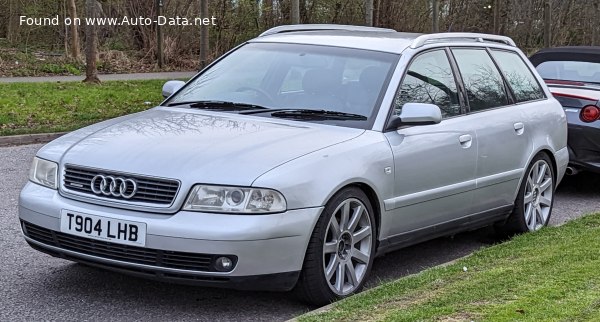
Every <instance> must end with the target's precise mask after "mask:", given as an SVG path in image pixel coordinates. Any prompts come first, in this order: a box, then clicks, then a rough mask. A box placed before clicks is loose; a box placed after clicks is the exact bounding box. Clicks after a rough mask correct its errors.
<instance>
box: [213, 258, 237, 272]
mask: <svg viewBox="0 0 600 322" xmlns="http://www.w3.org/2000/svg"><path fill="white" fill-rule="evenodd" d="M215 268H216V269H217V271H219V272H229V271H231V270H232V269H233V261H232V260H231V258H229V257H219V258H217V260H216V262H215Z"/></svg>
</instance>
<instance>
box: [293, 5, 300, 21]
mask: <svg viewBox="0 0 600 322" xmlns="http://www.w3.org/2000/svg"><path fill="white" fill-rule="evenodd" d="M299 23H300V0H292V24H299Z"/></svg>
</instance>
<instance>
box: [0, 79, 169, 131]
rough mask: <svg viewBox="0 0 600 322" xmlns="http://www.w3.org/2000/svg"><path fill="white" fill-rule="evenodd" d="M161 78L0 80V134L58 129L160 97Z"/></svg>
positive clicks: (114, 114) (71, 127)
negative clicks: (94, 81)
mask: <svg viewBox="0 0 600 322" xmlns="http://www.w3.org/2000/svg"><path fill="white" fill-rule="evenodd" d="M164 83H165V80H143V81H112V82H104V83H102V84H100V85H89V84H84V83H79V82H67V83H6V84H0V93H1V94H0V135H14V134H31V133H44V132H62V131H71V130H75V129H78V128H81V127H83V126H85V125H89V124H92V123H95V122H98V121H102V120H105V119H109V118H113V117H117V116H120V115H124V114H129V113H134V112H138V111H141V110H144V109H147V108H149V107H153V106H155V105H157V104H158V103H160V102H161V101H162V96H161V88H162V85H163V84H164Z"/></svg>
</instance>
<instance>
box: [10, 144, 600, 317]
mask: <svg viewBox="0 0 600 322" xmlns="http://www.w3.org/2000/svg"><path fill="white" fill-rule="evenodd" d="M39 147H40V145H29V146H21V147H9V148H0V177H1V178H2V179H3V180H2V184H1V185H0V229H1V233H0V290H1V291H0V321H38V320H61V321H86V320H89V321H96V320H108V321H117V320H119V321H120V320H129V321H137V320H144V321H154V320H156V321H176V320H177V321H180V320H181V321H183V320H185V321H188V320H201V321H226V320H227V321H232V320H233V321H241V320H243V321H281V320H286V319H289V318H292V317H294V316H297V315H299V314H302V313H304V312H306V311H308V310H310V309H311V308H309V307H307V306H304V305H302V304H300V303H298V302H297V301H296V300H295V299H294V297H293V296H292V295H291V294H287V293H266V292H239V291H232V290H225V289H211V288H198V287H188V286H180V285H171V284H165V283H156V282H152V281H146V280H143V279H138V278H132V277H128V276H124V275H120V274H115V273H111V272H105V271H102V270H99V269H95V268H89V267H86V266H82V265H78V264H73V263H71V262H68V261H65V260H61V259H56V258H53V257H50V256H47V255H45V254H42V253H39V252H37V251H34V250H33V249H31V248H30V247H29V246H28V245H27V244H26V243H25V241H24V240H23V238H22V237H21V233H20V229H19V224H18V219H17V199H18V194H19V190H20V189H21V187H22V186H23V184H24V183H25V181H26V180H27V171H28V169H29V164H30V161H31V159H32V157H33V155H34V154H35V151H36V150H37V149H38V148H39ZM579 179H580V178H579ZM584 179H585V180H577V181H576V180H575V179H571V178H568V179H567V180H566V181H565V182H564V183H563V184H561V187H559V190H558V193H557V195H556V200H555V208H554V212H553V218H552V220H551V224H552V225H557V224H561V223H564V222H565V221H568V220H570V219H573V218H576V217H579V216H582V215H583V214H586V213H590V212H594V211H600V184H599V183H600V179H599V178H598V177H586V178H584ZM488 233H489V229H482V230H479V231H475V232H470V233H463V234H459V235H457V236H455V237H454V238H441V239H437V240H434V241H430V242H427V243H423V244H420V245H417V246H413V247H410V248H407V249H404V250H401V251H397V252H394V253H391V254H388V255H386V256H384V257H381V258H378V259H377V260H376V261H375V266H374V269H373V272H372V276H371V278H370V280H369V282H368V284H369V286H373V285H376V284H378V283H379V282H380V281H382V280H383V281H385V280H390V279H395V278H398V277H401V276H404V275H407V274H411V273H415V272H419V271H421V270H423V269H425V268H427V267H431V266H435V265H438V264H442V263H446V262H448V261H451V260H453V259H456V258H459V257H462V256H465V255H467V254H469V253H471V252H472V251H474V250H476V249H478V248H481V247H484V246H486V245H489V244H490V243H491V242H493V241H494V240H493V239H492V238H489V237H488Z"/></svg>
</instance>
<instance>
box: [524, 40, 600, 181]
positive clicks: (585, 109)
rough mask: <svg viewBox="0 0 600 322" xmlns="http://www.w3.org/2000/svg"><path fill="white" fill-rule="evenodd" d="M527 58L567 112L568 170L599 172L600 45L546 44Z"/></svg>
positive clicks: (570, 171)
mask: <svg viewBox="0 0 600 322" xmlns="http://www.w3.org/2000/svg"><path fill="white" fill-rule="evenodd" d="M530 60H531V62H532V63H533V65H534V66H535V67H536V69H537V70H538V72H539V74H540V75H541V76H542V78H543V79H544V80H545V82H546V84H547V85H548V87H549V88H550V91H551V92H552V94H553V95H554V97H556V99H557V100H558V101H559V102H560V103H561V104H562V106H563V107H564V109H565V112H566V114H567V120H568V122H569V139H568V146H569V156H570V163H569V167H568V168H567V174H571V175H572V174H576V173H577V172H579V171H581V170H587V171H592V172H596V173H600V47H584V46H571V47H557V48H547V49H542V50H540V51H538V52H537V53H535V54H534V55H533V56H531V58H530Z"/></svg>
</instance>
